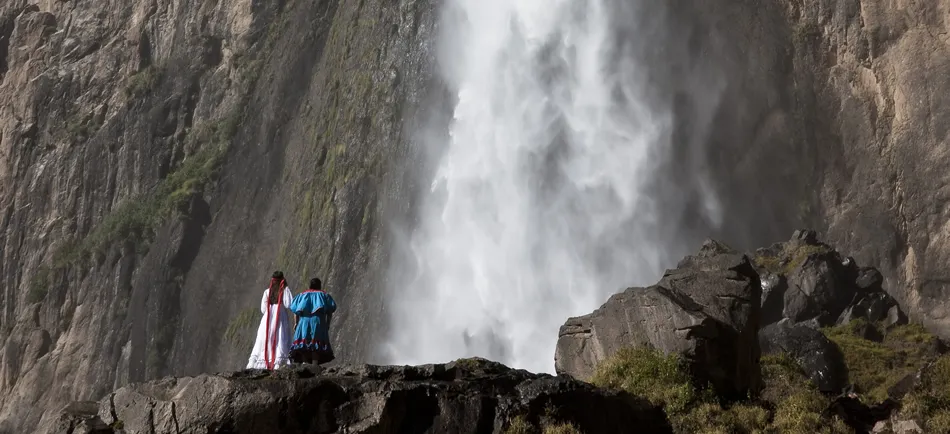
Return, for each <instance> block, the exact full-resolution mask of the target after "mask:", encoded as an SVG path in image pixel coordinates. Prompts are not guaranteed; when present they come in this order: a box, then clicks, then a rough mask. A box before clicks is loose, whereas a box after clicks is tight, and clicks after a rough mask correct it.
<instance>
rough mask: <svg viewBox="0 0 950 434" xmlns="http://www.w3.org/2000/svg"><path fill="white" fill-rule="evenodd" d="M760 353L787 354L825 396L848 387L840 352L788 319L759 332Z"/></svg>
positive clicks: (823, 338) (822, 336) (816, 332)
mask: <svg viewBox="0 0 950 434" xmlns="http://www.w3.org/2000/svg"><path fill="white" fill-rule="evenodd" d="M759 346H760V347H761V349H762V354H763V355H766V354H781V353H785V354H788V355H789V357H791V358H793V359H795V360H796V361H797V362H798V363H799V364H800V365H801V367H802V369H804V370H805V372H806V373H807V374H808V377H809V378H810V379H811V380H812V382H814V383H815V385H816V386H817V387H818V389H819V390H821V391H822V392H825V393H838V392H840V391H841V389H842V388H843V387H844V386H846V385H847V384H848V371H847V367H846V366H845V363H844V356H843V355H842V354H841V350H839V349H838V347H837V346H836V345H835V344H834V343H833V342H831V341H830V340H829V339H828V338H827V337H825V335H824V334H823V333H821V332H820V331H818V330H815V329H813V328H811V327H807V326H805V325H801V324H792V323H791V322H790V321H788V320H783V321H781V322H779V323H776V324H772V325H769V326H766V327H764V328H762V329H761V330H759Z"/></svg>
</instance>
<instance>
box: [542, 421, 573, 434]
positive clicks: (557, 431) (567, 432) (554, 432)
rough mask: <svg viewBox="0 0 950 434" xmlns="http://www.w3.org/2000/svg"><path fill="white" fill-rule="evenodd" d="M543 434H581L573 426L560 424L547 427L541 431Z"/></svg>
mask: <svg viewBox="0 0 950 434" xmlns="http://www.w3.org/2000/svg"><path fill="white" fill-rule="evenodd" d="M541 432H542V434H581V431H580V430H579V429H577V427H575V426H574V425H573V424H569V423H559V424H556V425H545V426H544V428H543V429H542V430H541Z"/></svg>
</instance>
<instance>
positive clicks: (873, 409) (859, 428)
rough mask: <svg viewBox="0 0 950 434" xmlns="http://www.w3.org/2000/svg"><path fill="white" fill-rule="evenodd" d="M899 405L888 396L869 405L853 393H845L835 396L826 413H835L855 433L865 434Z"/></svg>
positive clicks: (889, 415)
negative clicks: (882, 400)
mask: <svg viewBox="0 0 950 434" xmlns="http://www.w3.org/2000/svg"><path fill="white" fill-rule="evenodd" d="M899 407H900V403H898V402H897V401H895V400H893V399H890V398H888V399H886V400H885V401H884V402H882V403H880V404H875V405H870V406H869V405H867V404H864V403H863V402H861V401H860V400H859V399H858V398H857V396H855V395H854V394H851V393H847V394H843V395H841V396H838V397H836V398H835V399H834V400H833V401H832V402H831V405H829V406H828V409H827V410H826V414H827V413H831V414H835V415H837V416H838V417H840V418H841V420H843V421H844V423H845V424H847V425H848V426H849V427H851V428H852V429H854V430H855V432H856V433H857V434H865V433H869V432H871V430H872V429H873V428H874V426H875V425H876V424H877V423H878V422H879V421H882V420H886V419H888V418H889V417H891V413H893V412H894V411H895V410H897V409H898V408H899Z"/></svg>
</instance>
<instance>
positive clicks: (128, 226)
mask: <svg viewBox="0 0 950 434" xmlns="http://www.w3.org/2000/svg"><path fill="white" fill-rule="evenodd" d="M434 16H435V4H434V2H430V1H426V0H398V1H388V0H386V1H377V0H368V1H362V0H359V1H316V2H315V1H299V0H287V1H277V2H272V1H268V2H257V1H249V0H238V1H231V2H222V1H211V2H207V1H196V0H174V1H172V0H148V1H145V0H122V1H98V2H58V1H53V2H47V1H36V0H5V1H2V2H0V211H2V212H0V282H2V283H0V306H2V309H0V347H2V352H0V431H3V430H8V431H11V432H31V428H32V427H33V426H34V425H35V424H36V422H37V421H39V420H40V419H41V418H42V417H43V415H44V412H46V411H47V410H49V409H52V410H50V411H55V409H57V408H59V407H61V406H62V405H63V404H64V403H66V402H69V401H72V400H76V399H85V400H98V399H99V398H101V397H102V396H104V395H105V394H107V393H108V392H109V391H111V390H113V389H114V388H116V387H118V386H121V385H123V384H127V383H129V382H134V381H144V380H147V379H151V378H158V377H161V376H164V375H168V374H175V375H197V374H199V373H202V372H209V371H210V372H214V371H223V370H232V369H237V368H240V367H242V366H243V365H244V364H245V363H246V360H247V356H248V354H249V352H250V349H251V343H252V338H253V333H254V331H255V330H256V327H257V322H258V321H259V318H260V317H259V316H258V315H256V314H255V311H256V309H257V303H258V302H259V300H260V294H261V293H262V292H263V290H264V287H265V286H266V282H267V278H268V277H269V274H270V273H271V272H273V270H274V269H282V270H284V271H285V273H286V274H287V275H288V277H289V279H290V285H291V288H292V289H293V290H295V291H297V290H299V289H301V288H302V287H303V286H304V285H306V282H307V281H308V280H309V278H310V277H312V276H314V275H316V276H319V277H321V278H322V279H323V281H324V283H325V285H326V286H327V288H328V289H329V290H330V291H331V292H332V293H333V295H334V297H335V298H336V299H337V302H338V303H339V304H340V306H341V308H340V310H339V311H338V312H339V313H338V314H337V315H336V316H335V318H334V319H335V321H334V329H333V338H334V343H335V346H336V349H337V352H338V357H340V358H341V359H343V360H353V361H366V360H368V359H371V358H372V356H373V353H372V352H371V349H372V348H373V346H374V341H373V339H375V337H376V336H378V333H377V331H378V330H377V329H376V326H377V325H378V320H379V319H380V318H382V317H383V315H382V313H381V312H382V307H383V298H382V294H381V289H380V288H381V287H380V286H379V285H377V284H376V277H377V276H379V275H381V274H382V273H384V272H385V270H386V263H385V260H384V258H386V253H385V251H386V243H387V241H386V238H385V237H384V236H383V235H384V232H385V231H384V230H383V229H382V228H384V224H388V223H392V222H393V221H398V220H399V219H402V218H406V217H407V216H408V212H409V211H408V206H407V205H408V203H410V202H411V197H410V193H409V192H410V191H411V185H412V184H411V180H410V179H409V178H408V176H409V175H408V174H409V171H406V170H404V167H406V166H407V165H414V163H409V162H407V161H408V160H411V159H412V158H414V157H413V155H412V152H411V151H410V150H409V149H408V143H409V142H410V140H412V137H411V135H410V134H409V133H408V131H409V130H411V129H412V122H414V121H413V119H415V116H414V113H416V111H417V110H420V109H421V108H422V107H423V104H422V101H423V100H426V101H428V100H430V99H432V95H433V94H435V95H441V93H440V92H441V87H440V86H439V85H437V84H436V83H434V82H433V81H432V79H431V76H432V75H431V74H430V73H429V70H430V64H431V61H432V60H433V57H432V55H431V53H429V49H430V48H429V47H430V45H429V42H430V41H431V40H432V39H433V37H432V36H431V33H432V30H433V28H434V25H435V20H434ZM438 99H439V98H435V100H436V101H438ZM426 108H427V109H428V105H426ZM404 128H405V131H406V132H404ZM383 216H385V219H384V218H383ZM340 336H345V337H346V338H345V339H342V338H340Z"/></svg>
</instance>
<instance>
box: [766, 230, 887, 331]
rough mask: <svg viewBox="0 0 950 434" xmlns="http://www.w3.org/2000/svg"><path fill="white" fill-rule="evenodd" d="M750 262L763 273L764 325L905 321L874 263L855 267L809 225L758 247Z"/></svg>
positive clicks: (852, 262)
mask: <svg viewBox="0 0 950 434" xmlns="http://www.w3.org/2000/svg"><path fill="white" fill-rule="evenodd" d="M803 233H804V234H807V235H803ZM753 262H754V263H755V264H756V268H757V271H758V272H759V273H760V274H761V275H762V276H765V277H764V278H763V282H764V283H763V288H762V289H763V296H762V323H763V325H768V324H774V323H776V322H779V321H782V320H789V321H791V322H793V323H805V322H808V321H814V322H815V323H816V324H817V325H818V326H829V325H834V324H845V323H849V322H851V321H852V320H855V319H859V318H860V319H865V320H867V321H869V322H872V323H877V322H881V321H891V320H892V321H893V322H894V323H900V322H902V321H906V318H903V316H904V315H903V312H902V311H901V310H900V307H899V306H898V304H897V300H895V299H894V298H893V297H892V296H891V295H889V294H888V293H887V292H885V290H884V288H882V287H881V282H882V280H881V279H880V273H879V272H878V271H877V269H875V268H874V267H859V266H858V265H857V263H856V261H855V260H854V259H853V258H850V257H846V256H844V255H842V254H841V253H839V252H838V251H836V250H835V248H834V247H832V246H830V245H828V244H825V243H823V242H821V241H819V240H818V239H817V238H816V236H815V235H814V232H813V231H796V232H795V233H794V234H793V235H792V237H791V239H789V241H787V242H784V243H776V244H774V245H772V246H770V247H768V248H762V249H758V250H757V251H756V253H755V256H754V261H753ZM890 316H893V318H891V320H889V319H888V318H889V317H890Z"/></svg>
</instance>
